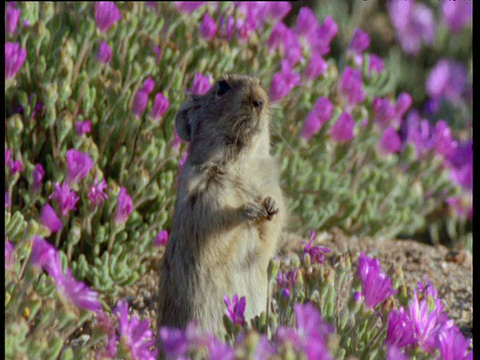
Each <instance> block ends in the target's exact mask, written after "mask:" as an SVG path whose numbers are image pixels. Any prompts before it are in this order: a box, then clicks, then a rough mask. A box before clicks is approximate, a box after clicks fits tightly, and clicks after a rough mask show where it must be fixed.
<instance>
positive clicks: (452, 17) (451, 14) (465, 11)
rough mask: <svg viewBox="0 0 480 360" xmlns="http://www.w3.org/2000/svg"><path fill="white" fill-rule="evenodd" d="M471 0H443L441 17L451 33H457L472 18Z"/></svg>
mask: <svg viewBox="0 0 480 360" xmlns="http://www.w3.org/2000/svg"><path fill="white" fill-rule="evenodd" d="M472 4H473V2H472V1H445V2H443V3H442V19H443V22H445V23H446V24H447V26H448V28H449V29H450V31H451V32H453V33H458V32H459V31H460V30H462V29H463V27H464V26H465V25H466V24H467V23H468V22H470V19H471V18H472V10H473V8H472Z"/></svg>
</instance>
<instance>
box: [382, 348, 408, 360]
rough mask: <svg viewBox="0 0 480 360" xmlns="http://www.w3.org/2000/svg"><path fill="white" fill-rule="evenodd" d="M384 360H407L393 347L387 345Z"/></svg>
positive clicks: (404, 354) (406, 357)
mask: <svg viewBox="0 0 480 360" xmlns="http://www.w3.org/2000/svg"><path fill="white" fill-rule="evenodd" d="M386 360H408V355H407V354H406V353H405V352H402V350H400V349H399V348H398V347H397V346H395V345H387V354H386Z"/></svg>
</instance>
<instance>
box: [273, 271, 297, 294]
mask: <svg viewBox="0 0 480 360" xmlns="http://www.w3.org/2000/svg"><path fill="white" fill-rule="evenodd" d="M298 271H299V268H294V269H293V270H292V271H289V272H287V273H281V272H279V273H278V275H277V278H276V280H277V283H278V286H280V288H281V289H283V290H282V295H283V297H285V298H288V297H289V296H290V290H291V289H292V286H296V285H297V273H298Z"/></svg>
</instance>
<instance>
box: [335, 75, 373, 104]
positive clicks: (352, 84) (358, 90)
mask: <svg viewBox="0 0 480 360" xmlns="http://www.w3.org/2000/svg"><path fill="white" fill-rule="evenodd" d="M338 89H339V92H340V95H341V96H342V97H344V98H345V99H346V100H347V104H348V108H349V109H352V108H353V107H355V105H357V104H358V103H361V102H363V101H365V97H366V93H365V91H364V90H363V84H362V73H361V71H360V70H354V69H352V68H351V67H349V66H347V67H345V70H343V75H342V79H341V80H340V85H339V88H338Z"/></svg>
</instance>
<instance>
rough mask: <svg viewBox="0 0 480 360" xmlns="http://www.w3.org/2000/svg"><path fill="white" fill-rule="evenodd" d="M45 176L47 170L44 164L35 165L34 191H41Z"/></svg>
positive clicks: (33, 176)
mask: <svg viewBox="0 0 480 360" xmlns="http://www.w3.org/2000/svg"><path fill="white" fill-rule="evenodd" d="M44 176H45V170H44V169H43V166H42V164H37V165H35V169H33V173H32V178H33V190H34V191H38V190H39V189H40V186H41V185H42V180H43V177H44Z"/></svg>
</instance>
